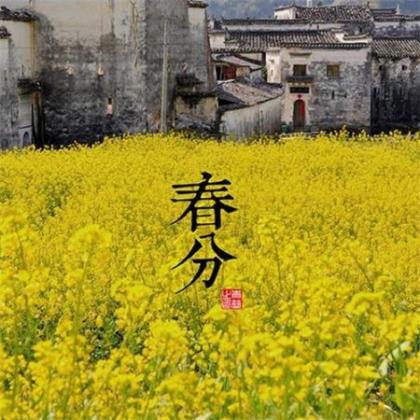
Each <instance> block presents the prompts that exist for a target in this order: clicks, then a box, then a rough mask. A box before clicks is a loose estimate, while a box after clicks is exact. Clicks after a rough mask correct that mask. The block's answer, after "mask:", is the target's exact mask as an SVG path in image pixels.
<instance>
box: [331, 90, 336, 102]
mask: <svg viewBox="0 0 420 420" xmlns="http://www.w3.org/2000/svg"><path fill="white" fill-rule="evenodd" d="M331 99H332V100H334V99H335V91H334V90H333V91H332V92H331Z"/></svg>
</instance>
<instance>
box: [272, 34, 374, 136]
mask: <svg viewBox="0 0 420 420" xmlns="http://www.w3.org/2000/svg"><path fill="white" fill-rule="evenodd" d="M282 35H284V37H279V39H278V46H274V45H273V46H272V47H268V48H267V54H266V59H267V73H268V82H270V83H281V84H282V85H283V86H284V87H285V94H284V97H283V101H282V106H281V108H282V111H281V115H282V119H283V121H284V123H286V124H288V125H289V126H292V127H293V129H295V130H296V129H298V130H305V131H318V130H322V129H339V128H341V127H343V126H346V127H348V128H349V129H365V130H370V112H371V109H370V107H371V89H370V84H371V70H370V55H371V47H370V43H369V39H367V38H365V39H361V38H360V37H357V39H352V38H350V39H348V38H344V39H343V38H341V39H340V36H339V35H340V33H337V32H335V31H332V30H325V31H305V32H303V33H301V32H291V33H289V32H286V33H283V34H282Z"/></svg>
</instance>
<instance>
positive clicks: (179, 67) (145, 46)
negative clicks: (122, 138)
mask: <svg viewBox="0 0 420 420" xmlns="http://www.w3.org/2000/svg"><path fill="white" fill-rule="evenodd" d="M0 6H1V7H2V8H1V11H0V75H1V76H0V101H1V102H0V144H1V147H2V148H9V147H20V146H23V145H26V144H31V143H32V144H36V145H39V146H42V145H43V144H54V145H62V144H68V143H70V142H72V141H74V140H77V141H81V142H88V141H89V142H90V141H95V140H99V139H101V138H103V137H104V136H109V135H113V134H123V133H139V132H145V131H156V130H159V129H160V128H161V126H162V124H163V121H164V122H165V123H167V125H168V126H169V127H171V126H174V125H175V124H176V115H175V95H176V90H177V86H176V85H177V76H178V75H179V74H190V75H195V77H197V78H198V79H199V80H200V82H201V83H200V85H199V87H198V90H200V91H201V93H204V92H207V93H209V92H212V91H214V73H213V68H212V64H211V54H210V49H209V40H208V34H207V18H206V4H205V3H203V2H201V1H198V0H156V1H153V2H150V1H147V0H119V1H103V0H89V2H86V1H85V0H72V1H71V2H65V3H63V2H61V1H52V0H37V1H32V0H0ZM165 28H166V31H165ZM165 32H166V34H167V37H166V43H165V42H164V40H165V36H164V35H165ZM164 44H166V45H164ZM165 63H166V66H165ZM162 80H167V84H166V83H164V86H165V85H166V86H167V89H166V88H164V89H162ZM195 90H197V89H195ZM194 94H195V96H196V100H199V99H200V95H197V92H194ZM203 96H206V95H203ZM197 98H198V99H197ZM213 103H214V104H217V101H216V100H215V99H214V100H213ZM212 112H213V114H214V115H216V108H215V109H213V110H212ZM162 115H163V117H162ZM165 115H166V116H167V118H165V117H164V116H165ZM214 118H215V117H214Z"/></svg>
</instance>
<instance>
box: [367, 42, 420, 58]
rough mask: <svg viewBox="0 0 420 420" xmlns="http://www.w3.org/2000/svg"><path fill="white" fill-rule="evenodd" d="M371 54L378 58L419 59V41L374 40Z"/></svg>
mask: <svg viewBox="0 0 420 420" xmlns="http://www.w3.org/2000/svg"><path fill="white" fill-rule="evenodd" d="M372 53H373V55H374V56H375V57H378V58H394V59H399V58H405V57H410V58H420V41H419V40H417V39H414V38H399V39H398V38H393V39H391V38H382V39H374V40H373V43H372Z"/></svg>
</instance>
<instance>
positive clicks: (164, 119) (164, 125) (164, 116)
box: [160, 16, 169, 134]
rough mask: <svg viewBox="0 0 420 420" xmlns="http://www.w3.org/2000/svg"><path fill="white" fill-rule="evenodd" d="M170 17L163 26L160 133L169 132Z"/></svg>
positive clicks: (166, 18)
mask: <svg viewBox="0 0 420 420" xmlns="http://www.w3.org/2000/svg"><path fill="white" fill-rule="evenodd" d="M168 56H169V48H168V17H167V16H165V20H164V24H163V63H162V95H161V96H162V98H161V101H162V103H161V110H160V131H161V133H163V134H166V133H167V132H168V79H169V74H168V73H169V57H168Z"/></svg>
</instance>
